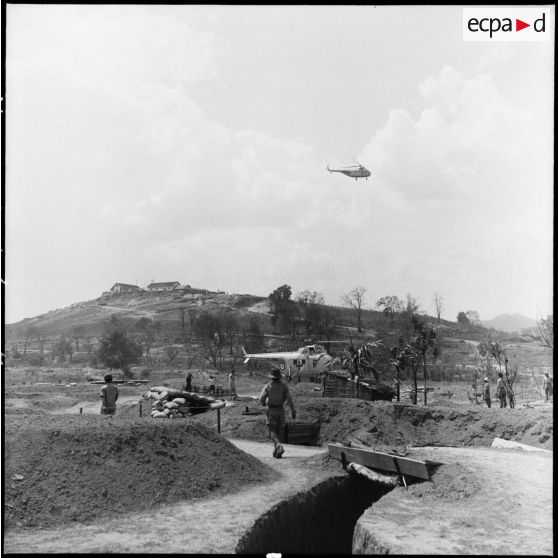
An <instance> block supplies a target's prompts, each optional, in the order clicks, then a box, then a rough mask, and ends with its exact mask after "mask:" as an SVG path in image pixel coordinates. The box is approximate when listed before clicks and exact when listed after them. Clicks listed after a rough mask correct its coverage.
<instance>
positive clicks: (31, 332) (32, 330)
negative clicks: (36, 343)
mask: <svg viewBox="0 0 558 558" xmlns="http://www.w3.org/2000/svg"><path fill="white" fill-rule="evenodd" d="M37 333H38V331H37V328H36V327H35V326H32V325H30V326H27V328H25V333H24V337H23V356H25V355H26V354H27V345H29V344H30V343H31V340H32V339H34V338H35V337H37Z"/></svg>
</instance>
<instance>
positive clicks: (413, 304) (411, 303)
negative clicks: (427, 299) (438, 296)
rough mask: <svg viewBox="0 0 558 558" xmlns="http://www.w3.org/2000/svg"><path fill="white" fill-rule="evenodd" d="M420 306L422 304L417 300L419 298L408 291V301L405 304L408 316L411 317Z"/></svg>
mask: <svg viewBox="0 0 558 558" xmlns="http://www.w3.org/2000/svg"><path fill="white" fill-rule="evenodd" d="M419 308H420V304H419V303H418V302H417V299H416V298H415V297H413V296H411V295H410V294H409V293H407V302H406V304H405V312H406V313H407V317H408V318H409V319H411V318H412V317H413V316H414V315H415V314H416V313H417V312H418V309H419Z"/></svg>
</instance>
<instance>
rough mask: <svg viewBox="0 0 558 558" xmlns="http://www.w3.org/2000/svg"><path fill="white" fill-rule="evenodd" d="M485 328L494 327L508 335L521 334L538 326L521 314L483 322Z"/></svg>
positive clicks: (501, 316)
mask: <svg viewBox="0 0 558 558" xmlns="http://www.w3.org/2000/svg"><path fill="white" fill-rule="evenodd" d="M482 324H483V325H484V326H485V327H492V328H494V329H498V330H500V331H505V332H506V333H519V332H521V331H523V330H528V329H530V328H533V327H535V326H536V325H537V322H536V320H534V319H533V318H529V317H527V316H522V315H521V314H500V315H499V316H496V317H495V318H492V319H491V320H482Z"/></svg>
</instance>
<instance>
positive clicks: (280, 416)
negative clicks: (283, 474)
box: [259, 368, 296, 459]
mask: <svg viewBox="0 0 558 558" xmlns="http://www.w3.org/2000/svg"><path fill="white" fill-rule="evenodd" d="M269 378H271V382H270V383H269V384H266V385H265V386H264V388H263V389H262V392H261V394H260V398H259V401H260V403H261V404H262V405H267V427H268V428H269V435H270V436H271V439H272V440H273V445H274V450H273V457H276V458H278V459H280V458H281V456H282V455H283V453H284V452H285V449H284V448H283V446H282V445H281V441H280V440H279V435H280V433H281V432H282V430H283V428H284V426H285V408H284V404H285V401H287V403H288V404H289V407H290V408H291V415H292V417H293V420H294V419H296V411H295V408H294V403H293V398H292V396H291V392H290V391H289V388H288V387H287V384H284V383H283V382H282V381H281V371H280V370H278V369H277V368H274V369H273V370H272V371H271V374H270V376H269Z"/></svg>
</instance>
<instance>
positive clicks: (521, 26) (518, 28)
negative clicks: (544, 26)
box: [515, 19, 531, 31]
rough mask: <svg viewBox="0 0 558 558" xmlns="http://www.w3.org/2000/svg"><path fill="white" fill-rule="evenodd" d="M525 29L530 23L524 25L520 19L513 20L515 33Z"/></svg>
mask: <svg viewBox="0 0 558 558" xmlns="http://www.w3.org/2000/svg"><path fill="white" fill-rule="evenodd" d="M525 27H531V24H530V23H525V22H524V21H521V20H520V19H516V20H515V30H516V31H521V30H522V29H525Z"/></svg>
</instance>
